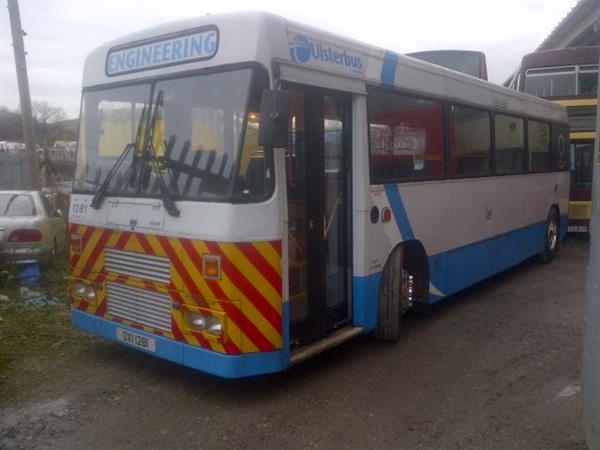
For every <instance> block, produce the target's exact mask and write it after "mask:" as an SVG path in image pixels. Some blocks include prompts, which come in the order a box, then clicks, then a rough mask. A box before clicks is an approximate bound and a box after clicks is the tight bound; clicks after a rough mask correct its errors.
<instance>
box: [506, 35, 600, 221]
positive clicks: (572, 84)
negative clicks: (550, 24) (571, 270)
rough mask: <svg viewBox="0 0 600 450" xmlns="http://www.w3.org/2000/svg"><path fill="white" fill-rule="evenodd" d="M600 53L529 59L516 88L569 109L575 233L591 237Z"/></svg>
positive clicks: (581, 50) (573, 50)
mask: <svg viewBox="0 0 600 450" xmlns="http://www.w3.org/2000/svg"><path fill="white" fill-rule="evenodd" d="M598 52H600V47H598V46H596V47H593V46H590V47H570V48H562V49H555V50H544V51H540V52H536V53H530V54H528V55H525V56H524V57H523V60H522V62H521V67H520V69H519V71H518V72H517V74H516V77H515V78H514V82H513V86H514V87H515V88H516V89H518V90H519V91H521V92H526V93H528V94H532V95H536V96H538V97H542V98H545V99H548V100H550V101H552V102H555V103H558V104H559V105H563V106H565V107H566V108H567V112H568V115H569V124H570V127H571V132H570V140H571V149H570V154H571V196H570V203H569V231H571V232H583V233H588V232H589V226H590V219H591V217H592V174H593V170H592V168H593V166H592V164H593V160H594V139H595V138H596V131H595V128H596V104H597V100H596V99H597V90H598Z"/></svg>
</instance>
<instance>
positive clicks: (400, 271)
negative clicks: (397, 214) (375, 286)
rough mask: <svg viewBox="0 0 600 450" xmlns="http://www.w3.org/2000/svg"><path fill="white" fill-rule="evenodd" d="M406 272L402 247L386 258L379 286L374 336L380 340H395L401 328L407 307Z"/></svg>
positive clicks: (398, 336)
mask: <svg viewBox="0 0 600 450" xmlns="http://www.w3.org/2000/svg"><path fill="white" fill-rule="evenodd" d="M407 279H408V276H407V272H406V270H405V267H404V253H403V249H402V247H399V248H398V249H396V250H395V251H394V253H393V254H392V256H391V257H390V258H389V259H388V261H387V263H386V265H385V269H384V270H383V277H382V279H381V284H380V287H379V300H378V308H377V329H376V330H375V337H376V338H377V339H380V340H382V341H397V340H398V339H399V338H400V331H401V328H402V315H403V314H404V312H405V311H406V309H407V308H408V296H407V294H406V290H407Z"/></svg>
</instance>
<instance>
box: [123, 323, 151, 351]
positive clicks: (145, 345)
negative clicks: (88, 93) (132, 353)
mask: <svg viewBox="0 0 600 450" xmlns="http://www.w3.org/2000/svg"><path fill="white" fill-rule="evenodd" d="M117 339H118V340H119V341H121V342H124V343H126V344H129V345H133V346H134V347H138V348H142V349H144V350H148V351H149V352H155V351H156V339H154V338H151V337H149V336H144V335H143V334H138V333H134V332H132V331H128V330H124V329H123V328H117Z"/></svg>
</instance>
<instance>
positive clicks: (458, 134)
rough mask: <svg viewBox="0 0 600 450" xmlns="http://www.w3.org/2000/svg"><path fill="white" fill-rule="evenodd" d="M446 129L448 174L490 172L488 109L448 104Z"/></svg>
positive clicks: (475, 174) (481, 173)
mask: <svg viewBox="0 0 600 450" xmlns="http://www.w3.org/2000/svg"><path fill="white" fill-rule="evenodd" d="M449 122H450V123H449V125H448V129H449V131H450V158H451V160H450V161H451V162H450V169H451V170H450V174H451V175H452V176H453V177H463V176H464V177H473V176H481V175H489V174H490V173H491V159H492V158H491V132H490V113H489V112H487V111H484V110H482V109H475V108H469V107H466V106H457V105H452V106H451V107H450V115H449Z"/></svg>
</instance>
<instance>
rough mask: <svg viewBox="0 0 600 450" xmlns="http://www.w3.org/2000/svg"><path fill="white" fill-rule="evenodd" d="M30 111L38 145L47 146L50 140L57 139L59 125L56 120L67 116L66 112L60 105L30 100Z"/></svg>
mask: <svg viewBox="0 0 600 450" xmlns="http://www.w3.org/2000/svg"><path fill="white" fill-rule="evenodd" d="M31 111H32V114H33V121H34V126H35V135H36V138H37V141H38V145H40V146H42V147H48V146H49V145H50V141H55V140H57V135H58V134H60V131H61V127H60V126H57V125H58V122H60V121H62V120H65V119H66V118H67V113H66V112H65V110H64V109H63V108H61V107H60V106H51V105H49V104H48V102H37V101H35V100H34V101H33V102H31Z"/></svg>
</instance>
